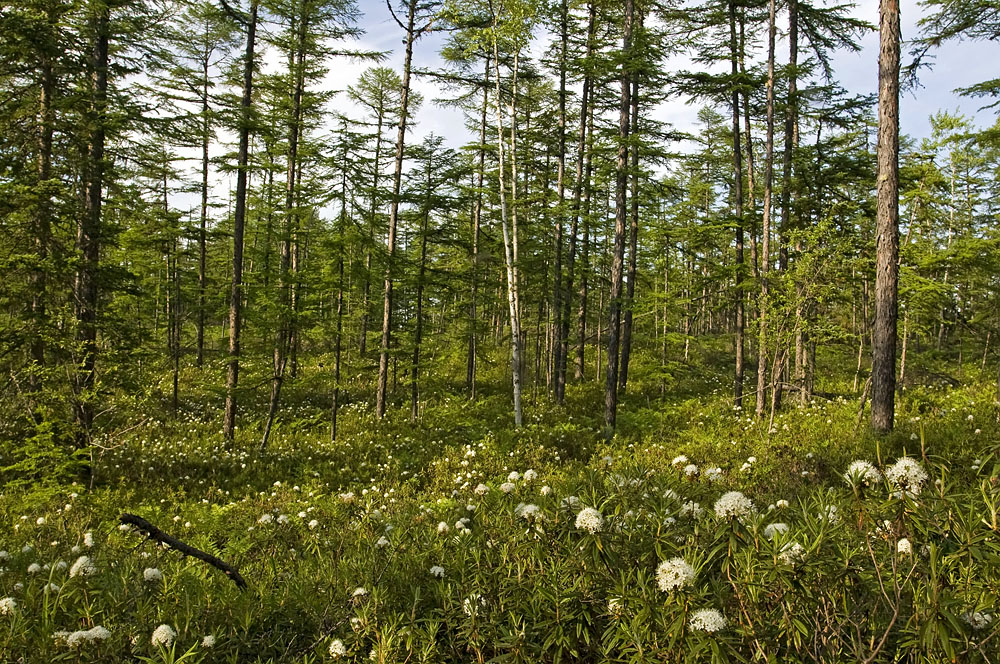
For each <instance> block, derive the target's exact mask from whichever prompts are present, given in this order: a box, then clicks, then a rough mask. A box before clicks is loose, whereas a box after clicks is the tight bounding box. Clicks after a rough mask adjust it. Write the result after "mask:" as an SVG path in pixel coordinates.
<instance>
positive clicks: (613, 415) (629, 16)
mask: <svg viewBox="0 0 1000 664" xmlns="http://www.w3.org/2000/svg"><path fill="white" fill-rule="evenodd" d="M634 14H635V3H634V0H625V24H624V32H625V34H624V36H623V37H622V51H623V52H624V53H625V62H623V64H622V72H621V103H620V105H619V109H618V163H617V165H616V170H615V239H614V249H613V252H614V253H613V254H612V259H611V284H610V291H609V293H608V306H609V311H610V315H609V316H608V361H607V369H606V372H605V381H604V430H605V436H606V437H607V438H611V436H613V435H614V431H615V423H616V420H617V417H618V362H619V357H618V340H619V334H620V332H621V329H620V328H621V316H622V271H623V270H622V268H623V263H624V260H625V221H626V215H627V214H628V210H627V209H626V203H627V202H626V200H625V196H626V193H627V189H628V138H629V133H630V127H629V120H630V118H629V112H630V110H631V106H632V104H631V92H632V89H631V88H632V86H631V77H630V73H631V72H630V67H629V65H628V64H627V62H628V59H629V57H630V56H631V55H632V23H633V20H634Z"/></svg>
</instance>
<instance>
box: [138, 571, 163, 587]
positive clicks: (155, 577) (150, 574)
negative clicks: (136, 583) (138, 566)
mask: <svg viewBox="0 0 1000 664" xmlns="http://www.w3.org/2000/svg"><path fill="white" fill-rule="evenodd" d="M142 578H143V580H144V581H146V583H156V582H158V581H162V580H163V572H161V571H160V570H158V569H156V568H155V567H147V568H146V569H144V570H143V571H142Z"/></svg>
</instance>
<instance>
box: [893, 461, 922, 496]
mask: <svg viewBox="0 0 1000 664" xmlns="http://www.w3.org/2000/svg"><path fill="white" fill-rule="evenodd" d="M885 477H886V479H887V480H889V482H891V483H892V485H893V486H895V487H896V488H897V489H898V490H899V491H900V492H903V493H905V494H906V495H908V496H911V497H913V496H918V495H920V490H921V489H923V487H924V482H926V481H927V471H925V470H924V469H923V467H922V466H921V465H920V464H919V463H918V462H917V461H916V460H915V459H912V458H911V457H902V458H901V459H899V460H898V461H896V463H894V464H892V465H891V466H889V468H888V469H887V470H886V471H885Z"/></svg>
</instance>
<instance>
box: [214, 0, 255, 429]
mask: <svg viewBox="0 0 1000 664" xmlns="http://www.w3.org/2000/svg"><path fill="white" fill-rule="evenodd" d="M256 36H257V0H252V1H251V3H250V20H249V21H248V22H247V45H246V53H245V54H244V62H243V99H242V101H241V102H240V147H239V156H238V160H239V165H238V170H237V172H236V205H235V210H234V212H233V282H232V286H231V288H230V290H229V368H228V371H227V374H226V413H225V416H224V419H223V423H222V434H223V438H225V440H226V442H227V443H229V444H232V442H233V439H234V436H235V432H236V389H237V387H238V386H239V373H240V328H241V326H242V321H241V312H240V307H241V304H242V299H243V234H244V230H245V226H246V209H247V170H248V169H247V165H248V162H249V152H250V107H251V104H253V70H254V42H255V39H256Z"/></svg>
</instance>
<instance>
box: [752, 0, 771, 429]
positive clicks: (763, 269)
mask: <svg viewBox="0 0 1000 664" xmlns="http://www.w3.org/2000/svg"><path fill="white" fill-rule="evenodd" d="M775 33H776V27H775V0H770V1H769V2H768V22H767V110H766V113H767V130H766V131H767V134H766V137H765V139H764V140H765V144H764V211H763V219H762V221H761V250H760V254H761V260H760V300H759V302H758V305H757V311H758V331H757V339H758V341H757V347H758V349H757V400H756V408H755V410H756V415H757V417H758V418H763V417H764V408H765V406H766V404H767V387H768V384H767V344H768V338H767V326H768V324H769V321H768V306H769V302H768V297H769V296H768V290H769V288H770V284H769V282H768V274H769V273H770V270H771V199H772V196H773V183H774V42H775Z"/></svg>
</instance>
